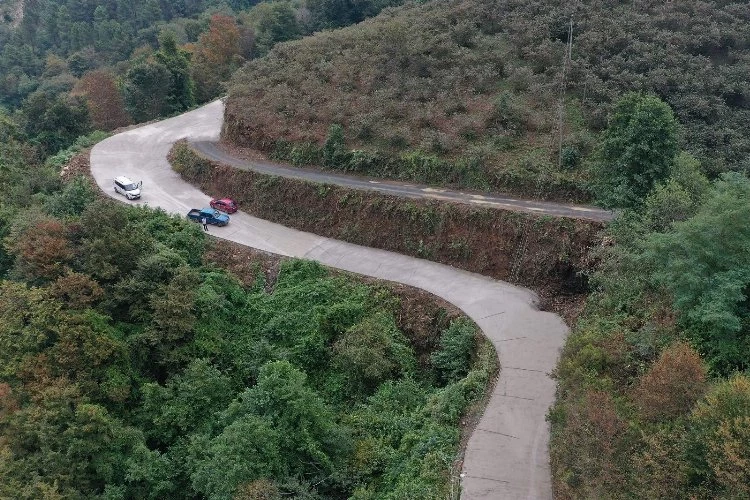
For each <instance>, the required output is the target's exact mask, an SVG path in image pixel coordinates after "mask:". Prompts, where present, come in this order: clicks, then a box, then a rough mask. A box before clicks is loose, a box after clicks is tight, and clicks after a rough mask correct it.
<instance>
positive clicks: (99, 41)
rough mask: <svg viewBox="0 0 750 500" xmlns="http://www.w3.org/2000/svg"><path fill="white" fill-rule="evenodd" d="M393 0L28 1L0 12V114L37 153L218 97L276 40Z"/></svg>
mask: <svg viewBox="0 0 750 500" xmlns="http://www.w3.org/2000/svg"><path fill="white" fill-rule="evenodd" d="M395 3H400V0H368V1H364V2H357V3H356V4H349V5H347V6H340V5H339V4H338V3H336V2H335V1H334V0H307V1H305V2H294V3H292V2H290V1H286V0H280V1H273V2H260V3H259V2H258V1H257V0H231V1H228V2H227V1H216V0H200V1H174V2H172V1H159V0H137V1H130V0H128V1H121V0H107V1H101V2H81V1H74V0H66V1H53V0H26V1H14V2H7V3H2V4H0V116H2V115H7V114H13V115H15V116H14V119H15V121H16V122H17V123H18V125H19V126H20V128H21V132H22V133H23V134H24V135H25V137H26V139H27V141H28V142H31V143H34V144H36V145H37V146H38V147H39V149H40V150H41V151H42V153H43V154H45V155H47V154H51V153H54V152H56V151H58V150H59V149H61V148H65V147H67V146H69V145H70V144H71V143H72V142H73V141H74V140H75V138H76V137H77V136H79V135H81V134H86V133H88V132H90V131H92V130H105V131H109V130H113V129H115V128H118V127H121V126H124V125H128V124H130V123H133V122H136V123H137V122H143V121H148V120H152V119H155V118H158V117H164V116H169V115H172V114H175V113H179V112H181V111H185V110H186V109H190V108H191V107H193V106H195V105H196V104H200V103H203V102H206V101H208V100H211V99H214V98H216V97H218V96H220V95H222V94H223V93H225V90H224V82H226V81H227V80H228V79H229V78H230V77H231V75H232V73H233V72H234V71H235V70H236V69H237V68H238V67H240V66H241V65H242V64H243V62H245V61H247V60H251V59H253V58H255V57H259V56H262V55H263V54H265V53H266V52H268V50H270V49H271V48H272V47H273V46H274V45H275V44H276V43H278V42H281V41H285V40H291V39H296V38H300V37H302V36H303V35H305V34H309V33H312V32H313V31H314V30H319V29H323V28H328V27H336V26H343V25H347V24H351V23H354V22H358V21H360V20H362V19H364V18H366V17H369V16H372V15H375V14H377V13H378V12H379V11H380V10H381V9H382V8H384V7H385V6H388V5H393V4H395Z"/></svg>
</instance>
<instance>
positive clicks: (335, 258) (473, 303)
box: [91, 101, 568, 499]
mask: <svg viewBox="0 0 750 500" xmlns="http://www.w3.org/2000/svg"><path fill="white" fill-rule="evenodd" d="M223 111H224V107H223V104H222V102H221V101H216V102H213V103H211V104H208V105H206V106H204V107H202V108H199V109H196V110H194V111H191V112H188V113H185V114H183V115H180V116H177V117H174V118H170V119H168V120H164V121H161V122H158V123H153V124H150V125H145V126H142V127H140V128H136V129H133V130H130V131H127V132H123V133H121V134H118V135H115V136H113V137H110V138H108V139H106V140H104V141H102V142H101V143H99V144H97V145H96V146H95V147H94V148H93V150H92V152H91V171H92V174H93V176H94V178H95V179H96V182H97V184H99V186H100V187H101V188H102V190H104V192H105V193H109V194H110V195H111V196H113V197H116V198H117V199H118V200H121V201H123V202H126V201H125V198H124V197H122V196H120V195H117V194H115V192H114V189H113V187H112V179H113V178H114V177H116V176H118V175H125V176H128V177H130V178H131V179H132V180H134V181H136V182H137V181H139V180H143V196H142V198H141V200H139V201H137V202H126V203H138V204H148V205H149V206H151V207H160V208H162V209H164V210H166V211H167V212H170V213H175V214H179V215H182V216H184V215H185V214H186V213H187V212H188V210H189V209H191V208H201V207H204V206H207V205H208V201H209V197H208V196H207V195H205V194H203V193H202V192H201V191H199V190H198V189H197V188H195V187H193V186H191V185H190V184H188V183H187V182H185V181H183V180H182V179H181V178H180V176H179V175H178V174H177V173H175V172H174V171H173V170H172V169H171V168H170V165H169V163H168V162H167V158H166V157H167V153H168V152H169V150H170V149H171V147H172V144H173V143H174V142H176V141H177V140H179V139H183V138H186V139H188V140H190V141H193V142H200V141H217V140H218V138H219V133H220V131H221V126H222V121H223ZM210 234H211V235H213V236H216V237H218V238H224V239H227V240H231V241H234V242H237V243H241V244H243V245H247V246H250V247H253V248H257V249H260V250H265V251H268V252H273V253H277V254H281V255H285V256H291V257H301V258H305V259H312V260H316V261H318V262H320V263H322V264H324V265H326V266H330V267H333V268H338V269H343V270H345V271H351V272H354V273H359V274H363V275H367V276H372V277H375V278H380V279H384V280H389V281H395V282H400V283H404V284H407V285H411V286H414V287H417V288H421V289H423V290H426V291H428V292H430V293H433V294H435V295H438V296H440V297H442V298H444V299H445V300H448V301H449V302H452V303H453V304H455V305H456V306H458V307H459V308H460V309H461V310H463V311H464V312H465V313H466V314H467V315H469V316H470V317H471V318H472V319H473V320H474V321H475V322H476V323H477V324H478V325H479V327H481V328H482V330H483V332H484V334H485V335H486V336H487V337H488V338H489V339H490V340H491V341H492V343H493V344H494V345H495V348H496V349H497V353H498V356H499V359H500V365H501V367H500V369H501V372H500V376H499V379H498V381H497V383H496V385H495V388H494V391H493V393H492V397H491V398H490V401H489V403H488V405H487V408H486V410H485V412H484V415H483V416H482V418H481V420H480V422H479V423H478V425H477V427H476V429H475V430H474V433H473V434H472V436H471V438H470V439H469V442H468V445H467V448H466V453H465V459H464V464H463V469H462V476H463V477H462V480H461V485H462V498H464V499H516V498H519V499H548V498H552V488H551V478H550V467H549V454H548V451H547V445H548V440H549V427H548V424H547V422H546V421H545V414H546V412H547V409H548V408H549V406H550V404H551V403H552V401H553V398H554V391H555V384H554V381H553V380H552V379H551V378H550V377H549V376H548V373H549V372H550V371H551V370H552V369H553V368H554V367H555V363H556V361H557V359H558V354H559V350H560V348H561V347H562V345H563V341H564V339H565V336H566V334H567V331H568V330H567V327H566V325H565V323H564V322H563V321H562V320H561V319H560V318H559V317H558V316H556V315H554V314H552V313H548V312H541V311H539V310H538V309H537V308H536V307H535V303H536V300H537V299H536V296H535V295H534V293H532V292H531V291H529V290H525V289H523V288H519V287H516V286H513V285H510V284H507V283H503V282H501V281H496V280H493V279H490V278H487V277H484V276H481V275H478V274H473V273H469V272H466V271H462V270H459V269H455V268H452V267H449V266H446V265H442V264H437V263H434V262H430V261H426V260H420V259H416V258H413V257H407V256H404V255H400V254H396V253H392V252H387V251H383V250H376V249H372V248H366V247H361V246H357V245H353V244H349V243H345V242H341V241H337V240H333V239H329V238H323V237H320V236H316V235H314V234H310V233H304V232H301V231H297V230H295V229H290V228H287V227H284V226H280V225H278V224H274V223H271V222H268V221H265V220H261V219H258V218H255V217H252V216H250V215H248V214H246V213H243V212H238V213H236V214H234V215H232V220H231V222H230V224H229V225H228V226H226V227H223V228H217V227H211V229H210ZM123 237H127V235H123Z"/></svg>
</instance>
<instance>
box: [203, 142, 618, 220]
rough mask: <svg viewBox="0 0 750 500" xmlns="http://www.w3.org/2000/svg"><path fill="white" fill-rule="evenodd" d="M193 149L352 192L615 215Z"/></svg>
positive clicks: (212, 145) (213, 146) (581, 215)
mask: <svg viewBox="0 0 750 500" xmlns="http://www.w3.org/2000/svg"><path fill="white" fill-rule="evenodd" d="M193 147H194V148H195V149H196V150H198V151H199V152H200V153H201V154H202V155H203V156H205V157H206V158H209V159H211V160H216V161H218V162H221V163H224V164H226V165H231V166H233V167H235V168H239V169H242V170H252V171H255V172H259V173H261V174H270V175H278V176H281V177H289V178H292V179H304V180H307V181H313V182H320V183H325V184H336V185H339V186H346V187H348V188H352V189H360V190H363V191H377V192H380V193H385V194H390V195H394V196H401V197H403V198H425V199H432V200H443V201H451V202H453V203H466V204H469V205H478V206H483V207H491V208H499V209H505V210H514V211H517V212H528V213H535V214H540V215H550V216H553V217H572V218H576V219H588V220H595V221H608V220H612V218H613V217H614V214H613V213H612V212H610V211H608V210H602V209H601V208H596V207H587V206H582V205H569V204H565V203H554V202H549V201H534V200H519V199H517V198H511V197H508V196H502V195H498V194H481V193H471V192H463V191H454V190H451V189H443V188H435V187H430V186H425V185H419V184H407V183H403V182H395V181H384V180H378V179H368V178H364V177H357V176H353V175H343V174H336V173H332V172H325V171H321V170H316V169H306V168H299V167H288V166H285V165H280V164H278V163H270V162H265V161H257V160H254V161H247V160H241V159H239V158H235V157H233V156H232V155H230V154H228V153H226V152H224V151H222V150H221V148H220V147H219V145H218V143H216V142H211V141H193Z"/></svg>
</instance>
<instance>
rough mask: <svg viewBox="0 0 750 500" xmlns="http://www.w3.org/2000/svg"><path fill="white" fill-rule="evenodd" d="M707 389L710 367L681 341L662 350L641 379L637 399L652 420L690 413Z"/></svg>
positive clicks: (645, 417) (644, 412) (644, 413)
mask: <svg viewBox="0 0 750 500" xmlns="http://www.w3.org/2000/svg"><path fill="white" fill-rule="evenodd" d="M705 390H706V366H705V365H704V363H703V361H702V360H701V358H700V355H699V354H698V353H697V352H695V350H694V349H693V348H692V347H690V346H689V345H687V344H685V343H682V342H678V343H676V344H674V345H672V346H670V347H669V348H667V349H665V350H664V351H662V353H661V355H660V356H659V359H657V360H656V362H655V363H654V364H653V365H651V368H649V371H648V372H646V374H645V375H644V376H643V377H642V378H641V380H640V383H639V384H638V388H637V389H636V392H635V400H636V403H637V404H638V407H639V408H640V410H641V414H642V415H643V418H644V419H646V420H649V421H659V420H666V419H675V418H677V417H679V416H682V415H687V414H688V413H689V412H690V410H691V409H692V408H693V406H694V405H695V402H696V401H698V400H699V399H700V398H701V397H702V396H703V394H704V392H705Z"/></svg>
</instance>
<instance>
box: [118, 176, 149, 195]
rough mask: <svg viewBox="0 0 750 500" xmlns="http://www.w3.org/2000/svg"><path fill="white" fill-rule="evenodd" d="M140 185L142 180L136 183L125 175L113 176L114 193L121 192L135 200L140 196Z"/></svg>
mask: <svg viewBox="0 0 750 500" xmlns="http://www.w3.org/2000/svg"><path fill="white" fill-rule="evenodd" d="M141 185H143V181H140V182H139V183H138V184H136V183H135V182H133V181H131V180H130V179H128V178H127V177H125V176H122V175H121V176H119V177H115V193H120V194H123V195H125V197H126V198H127V199H129V200H137V199H138V198H140V197H141Z"/></svg>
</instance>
